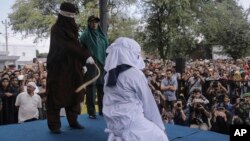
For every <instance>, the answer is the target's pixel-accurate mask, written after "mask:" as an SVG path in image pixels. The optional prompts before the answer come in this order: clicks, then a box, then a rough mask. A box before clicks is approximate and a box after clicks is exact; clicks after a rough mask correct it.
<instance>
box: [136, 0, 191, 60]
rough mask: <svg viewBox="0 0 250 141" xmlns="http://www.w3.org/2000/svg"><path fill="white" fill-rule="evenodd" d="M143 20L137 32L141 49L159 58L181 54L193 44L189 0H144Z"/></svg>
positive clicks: (183, 55)
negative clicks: (142, 47) (153, 53)
mask: <svg viewBox="0 0 250 141" xmlns="http://www.w3.org/2000/svg"><path fill="white" fill-rule="evenodd" d="M143 2H144V4H145V6H144V7H145V10H144V11H145V12H144V13H145V14H144V15H143V16H144V17H146V18H147V20H146V22H145V24H144V25H143V26H142V27H140V29H142V30H140V29H139V33H138V35H139V36H140V37H139V39H140V40H141V42H142V44H143V46H144V49H145V51H146V52H147V53H148V52H152V51H153V52H155V50H157V52H155V53H157V54H159V56H160V58H163V59H166V58H175V57H177V56H178V57H179V56H182V57H185V56H186V55H187V52H188V50H190V49H192V48H193V47H194V45H195V37H196V36H195V33H194V32H193V26H194V20H193V19H194V17H193V14H192V11H191V9H190V1H189V0H157V1H155V0H144V1H143ZM137 37H138V36H137Z"/></svg>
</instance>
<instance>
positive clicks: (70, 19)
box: [46, 2, 94, 133]
mask: <svg viewBox="0 0 250 141" xmlns="http://www.w3.org/2000/svg"><path fill="white" fill-rule="evenodd" d="M77 12H78V10H77V8H76V7H75V5H73V4H71V3H68V2H64V3H62V4H61V6H60V11H59V14H58V19H57V21H56V23H55V24H54V25H53V26H52V29H51V37H50V50H49V54H48V57H47V71H48V76H47V88H46V93H47V98H48V99H47V120H48V127H49V129H50V130H51V132H52V133H61V130H60V127H61V122H60V108H62V107H64V108H65V110H66V116H67V120H68V122H69V125H70V127H71V128H75V129H83V128H84V127H83V126H81V125H80V124H79V123H78V121H77V116H78V114H80V111H81V108H80V103H81V102H82V100H83V92H80V93H75V90H76V89H77V87H79V86H80V85H81V84H82V82H83V73H82V66H83V64H84V63H85V61H86V60H87V61H86V63H90V64H93V63H94V60H93V58H91V57H90V55H89V53H88V51H87V50H85V49H84V48H82V47H80V43H79V40H78V27H77V25H76V23H75V19H74V17H75V15H76V14H77Z"/></svg>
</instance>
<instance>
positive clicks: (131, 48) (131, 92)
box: [103, 37, 168, 141]
mask: <svg viewBox="0 0 250 141" xmlns="http://www.w3.org/2000/svg"><path fill="white" fill-rule="evenodd" d="M106 52H107V53H108V56H107V59H106V62H105V67H104V69H105V71H106V72H107V74H106V75H105V83H104V98H103V115H104V118H105V120H106V122H107V129H105V131H106V132H108V133H109V138H108V141H116V140H122V141H168V138H167V135H166V133H165V127H164V124H163V122H162V119H161V116H160V113H159V110H158V108H157V105H156V102H155V100H154V98H153V94H152V92H151V90H150V88H149V86H148V83H147V79H146V77H145V75H144V74H143V72H142V69H143V68H144V67H145V64H144V62H143V59H142V58H141V47H140V45H139V44H138V43H137V42H136V41H134V40H133V39H129V38H125V37H120V38H118V39H116V40H115V42H114V43H112V44H111V46H109V47H108V49H107V51H106Z"/></svg>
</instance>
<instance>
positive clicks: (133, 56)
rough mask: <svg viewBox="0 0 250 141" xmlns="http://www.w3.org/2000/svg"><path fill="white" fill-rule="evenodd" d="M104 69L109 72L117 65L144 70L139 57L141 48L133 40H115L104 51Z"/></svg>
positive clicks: (123, 38)
mask: <svg viewBox="0 0 250 141" xmlns="http://www.w3.org/2000/svg"><path fill="white" fill-rule="evenodd" d="M106 53H108V56H107V58H106V62H105V66H104V69H105V71H107V72H109V71H110V70H112V69H114V68H116V67H117V66H119V65H122V64H127V65H130V66H132V67H135V68H137V69H139V70H142V69H143V68H145V63H144V61H143V59H142V57H141V47H140V45H139V44H138V43H137V42H136V41H135V40H133V39H130V38H127V37H119V38H117V39H116V40H115V41H114V42H113V43H112V44H111V45H110V46H109V47H108V48H107V50H106Z"/></svg>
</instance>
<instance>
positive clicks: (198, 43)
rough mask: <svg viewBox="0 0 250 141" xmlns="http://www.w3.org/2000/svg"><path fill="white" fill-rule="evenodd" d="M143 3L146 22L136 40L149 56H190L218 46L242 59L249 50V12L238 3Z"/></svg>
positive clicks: (177, 0)
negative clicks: (196, 51) (200, 50)
mask: <svg viewBox="0 0 250 141" xmlns="http://www.w3.org/2000/svg"><path fill="white" fill-rule="evenodd" d="M143 2H144V7H145V8H144V15H143V16H144V17H146V19H147V20H146V21H145V24H144V25H142V26H141V27H139V28H138V32H137V36H136V37H137V38H138V40H139V41H140V42H141V43H142V44H143V47H144V49H145V51H146V53H147V54H155V55H159V57H160V58H163V59H166V58H176V57H189V55H191V54H192V53H193V52H194V51H195V50H197V49H198V48H202V49H203V50H204V51H210V53H211V50H212V47H213V46H216V45H219V46H223V47H224V51H225V53H227V54H229V55H231V57H233V58H241V57H243V56H245V53H246V52H247V50H248V46H249V41H250V40H249V38H250V36H249V33H250V32H249V22H248V21H247V17H248V15H249V13H250V12H249V10H248V11H246V12H245V13H244V11H243V9H242V7H240V6H238V5H237V2H236V1H235V0H215V1H211V0H143ZM197 47H198V48H197ZM207 54H208V53H205V54H204V55H207ZM204 57H205V56H204Z"/></svg>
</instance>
